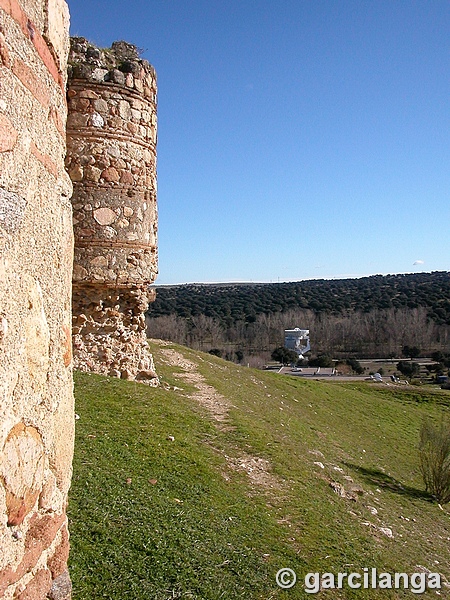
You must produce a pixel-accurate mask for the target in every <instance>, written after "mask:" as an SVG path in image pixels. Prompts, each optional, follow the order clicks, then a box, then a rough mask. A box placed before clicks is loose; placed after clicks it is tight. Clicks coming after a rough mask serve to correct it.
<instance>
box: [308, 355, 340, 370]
mask: <svg viewBox="0 0 450 600" xmlns="http://www.w3.org/2000/svg"><path fill="white" fill-rule="evenodd" d="M309 366H310V367H324V368H325V367H333V366H334V363H333V359H332V358H331V356H328V355H327V354H319V356H317V357H316V358H311V359H310V360H309Z"/></svg>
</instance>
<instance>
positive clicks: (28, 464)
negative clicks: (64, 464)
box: [0, 423, 45, 525]
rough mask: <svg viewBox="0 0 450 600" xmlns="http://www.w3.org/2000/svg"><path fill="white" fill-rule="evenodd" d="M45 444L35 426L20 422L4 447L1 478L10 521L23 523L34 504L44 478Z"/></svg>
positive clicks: (0, 471)
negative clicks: (27, 425)
mask: <svg viewBox="0 0 450 600" xmlns="http://www.w3.org/2000/svg"><path fill="white" fill-rule="evenodd" d="M44 469H45V456H44V446H43V443H42V439H41V436H40V435H39V432H38V431H37V430H36V429H35V428H34V427H26V426H25V425H24V424H23V423H19V424H17V425H16V426H15V427H13V429H12V430H11V431H10V433H9V435H8V437H7V438H6V442H5V445H4V447H3V450H2V461H1V463H0V478H1V479H2V480H3V485H4V488H5V490H6V510H7V514H8V525H20V524H21V523H22V522H23V520H24V518H25V517H26V515H27V514H28V513H29V512H30V511H31V509H32V508H33V507H34V504H35V502H36V500H37V498H38V496H39V493H40V491H41V488H42V484H43V480H44Z"/></svg>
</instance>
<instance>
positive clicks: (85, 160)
mask: <svg viewBox="0 0 450 600" xmlns="http://www.w3.org/2000/svg"><path fill="white" fill-rule="evenodd" d="M68 53H69V12H68V7H67V4H66V2H65V1H64V0H0V598H5V599H6V600H13V599H14V600H44V599H46V598H48V599H49V600H69V599H70V597H71V582H70V577H69V574H68V570H67V559H68V553H69V534H68V530H67V517H66V506H67V498H68V490H69V486H70V479H71V474H72V455H73V441H74V403H73V393H72V387H73V379H72V365H73V359H72V311H71V296H72V270H73V305H74V311H73V320H74V326H73V341H74V348H75V366H76V367H78V368H80V369H84V370H92V371H97V372H101V373H106V374H109V375H114V376H118V377H119V376H120V377H123V378H126V379H137V380H141V381H145V382H148V383H150V384H156V383H157V377H156V375H155V372H154V368H153V360H152V357H151V355H150V353H149V349H148V346H147V342H146V338H145V318H144V312H145V310H146V308H147V305H148V302H149V300H151V294H150V293H149V292H148V284H149V283H151V282H152V281H153V280H154V278H155V277H156V272H157V247H156V224H157V214H156V150H155V147H156V77H155V73H154V70H153V68H152V67H151V66H150V65H149V64H148V63H147V62H146V61H143V60H141V59H140V58H139V56H138V52H137V50H136V48H135V47H134V46H132V45H130V44H126V43H124V42H117V43H115V44H113V47H112V48H111V49H110V50H100V49H98V48H95V47H94V46H92V45H90V44H89V43H88V42H87V41H86V40H84V39H83V38H76V39H74V40H73V41H72V49H71V52H70V64H69V77H70V86H69V89H68V90H67V87H66V84H67V67H68V64H67V60H68ZM66 92H67V99H68V102H69V107H70V116H69V121H68V138H67V140H68V146H69V151H68V153H67V166H68V170H69V173H70V177H69V176H68V174H67V171H66V170H65V168H64V159H65V157H66V121H67V99H66ZM71 179H72V181H73V186H72V182H71ZM72 189H73V197H72ZM71 197H72V203H73V214H74V218H73V222H72V204H71V201H70V199H71ZM74 227H75V239H76V245H75V262H74V256H73V255H74V251H73V248H74Z"/></svg>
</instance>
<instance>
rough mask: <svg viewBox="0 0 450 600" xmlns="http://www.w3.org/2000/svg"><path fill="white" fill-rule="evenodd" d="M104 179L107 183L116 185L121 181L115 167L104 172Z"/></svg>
mask: <svg viewBox="0 0 450 600" xmlns="http://www.w3.org/2000/svg"><path fill="white" fill-rule="evenodd" d="M102 177H103V179H104V180H105V181H114V182H116V183H117V182H118V181H119V173H118V172H117V169H115V168H114V167H108V168H107V169H105V170H104V171H103V172H102Z"/></svg>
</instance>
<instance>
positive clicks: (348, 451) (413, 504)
mask: <svg viewBox="0 0 450 600" xmlns="http://www.w3.org/2000/svg"><path fill="white" fill-rule="evenodd" d="M152 351H153V353H154V357H155V362H156V364H157V369H158V372H159V373H160V375H161V379H162V386H161V387H160V388H158V389H153V388H149V387H146V386H145V385H142V384H138V383H134V382H126V381H120V380H117V379H112V378H106V377H100V376H96V375H91V374H81V373H77V374H76V376H75V382H76V386H75V394H76V412H77V413H78V415H79V416H80V418H79V420H77V437H76V448H75V461H74V476H73V483H72V489H71V498H70V505H69V518H70V531H71V545H72V550H71V558H70V563H71V564H70V568H71V575H72V579H73V584H74V598H75V599H76V600H88V599H89V600H92V599H96V598H110V599H126V598H129V599H142V600H144V599H145V600H149V599H151V600H166V599H169V598H183V599H185V598H186V599H187V598H189V599H198V600H219V599H222V598H223V599H227V600H234V599H238V598H245V599H250V600H269V599H273V598H280V599H282V598H285V599H286V600H287V599H290V598H292V599H298V598H305V597H310V594H307V593H306V592H305V589H304V577H305V575H306V574H307V573H308V572H319V573H325V572H330V573H334V574H336V575H337V573H339V572H348V573H350V572H359V573H363V570H364V568H367V569H369V570H370V569H372V568H376V569H378V571H379V572H381V571H385V572H388V573H392V574H393V573H394V572H405V573H409V574H410V573H414V572H419V571H422V572H425V570H427V569H428V570H429V571H431V572H439V573H441V574H442V576H443V589H442V590H441V596H442V597H445V596H446V595H448V592H449V589H450V588H447V587H445V581H446V579H444V578H448V579H449V580H450V567H449V565H450V544H449V541H450V519H449V517H450V510H449V505H446V506H444V507H443V510H441V508H440V507H439V506H438V505H437V504H436V503H434V502H432V501H431V499H430V498H429V497H428V496H427V494H425V493H424V491H423V484H422V481H421V477H420V474H419V471H418V457H417V443H418V432H419V428H420V424H421V422H422V420H423V418H424V417H431V418H432V419H433V420H435V421H436V422H439V421H440V420H441V419H442V417H443V416H444V415H448V412H449V405H450V392H447V391H441V390H438V389H435V390H433V389H429V388H427V389H426V390H422V389H421V388H414V387H402V388H397V387H393V386H387V385H384V386H378V385H377V384H373V383H369V382H362V383H333V382H332V381H314V380H302V379H299V378H290V377H287V376H281V375H277V374H276V373H269V372H262V371H256V370H252V369H247V368H245V367H239V366H236V365H234V364H232V363H229V362H225V361H223V360H221V359H218V358H216V357H214V356H211V355H209V354H202V353H198V352H194V351H193V350H190V349H187V348H184V347H180V346H175V345H173V344H169V343H163V342H152ZM391 536H392V537H391ZM285 567H289V568H291V569H293V570H294V571H295V572H296V573H297V577H298V580H297V584H296V585H295V586H294V587H292V588H291V589H286V590H283V589H281V588H279V587H278V586H277V584H276V582H275V575H276V573H277V572H278V571H279V570H280V569H281V568H285ZM380 593H381V592H380V590H370V589H369V590H364V589H356V590H352V589H350V588H349V587H348V586H344V588H343V589H341V590H338V589H334V590H327V591H326V590H324V591H322V592H320V593H319V594H318V596H319V597H324V598H325V597H326V598H361V599H363V598H375V597H376V598H379V597H380ZM410 594H411V590H409V591H399V590H383V592H382V595H383V597H384V598H403V597H404V598H406V597H407V596H409V597H411V596H410ZM422 597H430V598H431V597H436V592H435V591H431V590H430V591H429V592H427V593H425V594H424V595H423V596H422Z"/></svg>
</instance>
